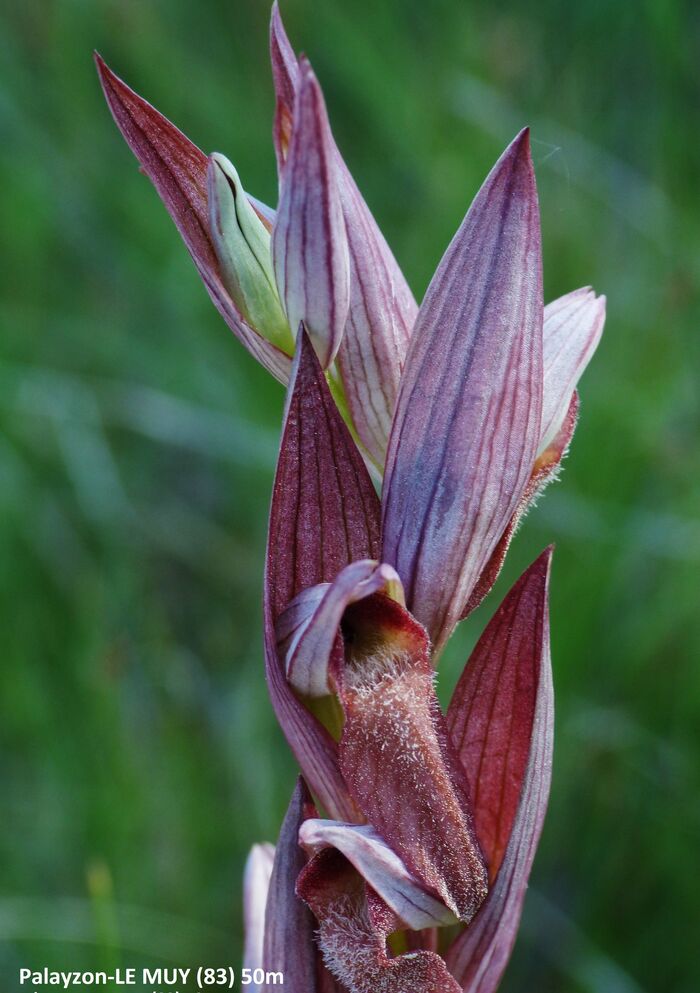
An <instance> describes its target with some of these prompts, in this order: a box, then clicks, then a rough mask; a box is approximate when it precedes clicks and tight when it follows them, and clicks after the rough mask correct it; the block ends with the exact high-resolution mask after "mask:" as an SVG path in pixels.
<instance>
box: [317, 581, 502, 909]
mask: <svg viewBox="0 0 700 993" xmlns="http://www.w3.org/2000/svg"><path fill="white" fill-rule="evenodd" d="M343 638H344V642H345V658H344V660H343V664H342V666H341V667H340V669H339V671H338V672H337V673H336V674H335V680H336V685H337V687H338V695H339V697H340V701H341V704H342V706H343V711H344V715H345V723H344V725H343V732H342V737H341V739H340V767H341V770H342V773H343V777H344V779H345V782H346V783H347V785H348V787H349V789H350V793H351V795H352V797H353V800H354V801H355V803H356V804H357V806H358V807H359V808H360V810H361V811H362V813H363V814H364V815H365V817H366V818H367V820H368V822H369V823H370V824H372V825H373V827H374V828H375V829H376V831H377V832H378V833H379V834H380V835H381V837H382V838H384V840H385V841H386V842H387V844H388V845H389V846H390V847H391V848H392V849H393V850H394V852H396V854H397V855H398V856H399V858H400V859H401V860H402V861H403V862H404V864H405V865H406V867H407V868H408V870H409V872H410V873H411V874H412V875H413V876H414V877H415V878H416V879H418V880H419V881H420V883H421V884H422V885H423V887H424V888H425V889H426V890H427V891H428V892H430V893H432V894H433V895H434V896H435V897H436V898H438V899H439V900H440V901H442V903H444V904H445V906H447V907H449V909H450V910H451V911H452V912H453V913H454V914H455V916H457V917H458V918H459V919H460V920H462V921H465V922H466V921H469V920H471V918H472V917H473V916H474V914H475V913H476V911H477V910H478V908H479V906H480V904H481V903H482V901H483V899H484V897H485V895H486V886H487V878H486V868H485V865H484V861H483V856H482V854H481V852H480V850H479V846H478V843H477V841H476V837H475V835H474V829H473V823H472V815H471V805H470V801H469V795H468V790H467V784H466V779H465V777H464V771H463V770H462V767H461V765H460V764H459V761H458V760H457V759H456V757H455V756H454V754H453V752H452V749H451V746H450V743H449V740H448V735H447V732H446V728H445V725H444V719H443V716H442V713H441V711H440V707H439V704H438V702H437V698H436V696H435V690H434V686H433V669H432V665H431V662H430V652H429V644H428V639H427V636H426V634H425V630H424V629H423V628H422V627H421V625H420V624H418V622H417V621H415V620H414V618H412V617H411V615H410V614H409V613H408V611H407V610H406V609H405V608H404V607H402V606H401V605H400V604H398V603H396V602H395V601H394V600H391V599H390V598H389V597H387V596H385V595H383V594H374V595H373V596H371V597H368V598H367V599H365V600H362V601H359V602H357V603H355V604H351V605H350V606H349V607H348V608H347V610H346V611H345V614H344V616H343Z"/></svg>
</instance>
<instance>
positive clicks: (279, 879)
mask: <svg viewBox="0 0 700 993" xmlns="http://www.w3.org/2000/svg"><path fill="white" fill-rule="evenodd" d="M314 815H315V811H314V809H313V804H312V803H311V797H310V796H309V792H308V790H307V789H306V787H305V785H304V782H303V780H301V779H299V781H298V782H297V785H296V788H295V790H294V793H293V794H292V799H291V801H290V804H289V808H288V810H287V814H286V817H285V819H284V822H283V824H282V830H281V831H280V836H279V840H278V842H277V848H276V850H275V860H274V864H273V867H272V874H271V877H270V886H269V893H268V897H267V910H266V913H265V941H264V954H263V969H264V970H265V971H269V972H282V973H283V974H284V988H285V990H286V991H287V993H317V986H316V948H315V942H314V920H313V917H312V916H311V913H310V912H309V910H308V908H307V907H306V905H305V904H304V903H303V902H302V900H300V899H299V897H298V896H297V895H296V892H295V886H296V881H297V877H298V876H299V873H300V872H301V871H302V869H303V868H304V865H305V864H306V856H305V855H304V852H303V851H302V849H301V848H300V847H299V844H298V841H297V839H298V836H299V828H300V827H301V825H302V823H303V821H304V819H305V818H306V817H313V816H314ZM273 988H274V987H271V989H273Z"/></svg>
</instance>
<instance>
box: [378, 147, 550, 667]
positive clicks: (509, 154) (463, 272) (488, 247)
mask: <svg viewBox="0 0 700 993" xmlns="http://www.w3.org/2000/svg"><path fill="white" fill-rule="evenodd" d="M541 409H542V276H541V259H540V232H539V211H538V205H537V191H536V187H535V178H534V173H533V169H532V160H531V158H530V148H529V139H528V135H527V132H526V131H524V132H522V133H521V134H520V135H519V136H518V137H517V138H516V139H515V141H514V142H513V143H512V144H511V145H510V146H509V148H508V149H506V151H505V153H504V154H503V156H502V157H501V159H500V160H499V162H498V163H497V164H496V166H495V167H494V169H493V170H492V172H491V173H490V175H489V177H488V178H487V180H486V182H485V183H484V185H483V186H482V188H481V190H480V191H479V193H478V194H477V196H476V199H475V200H474V203H473V204H472V206H471V208H470V209H469V212H468V214H467V216H466V218H465V220H464V222H463V223H462V226H461V227H460V229H459V231H458V232H457V234H456V235H455V237H454V239H453V241H452V244H451V245H450V247H449V248H448V250H447V252H446V254H445V256H444V258H443V260H442V262H441V263H440V266H439V268H438V270H437V272H436V274H435V276H434V277H433V280H432V282H431V284H430V286H429V288H428V292H427V294H426V296H425V299H424V301H423V303H422V305H421V308H420V312H419V314H418V318H417V321H416V326H415V329H414V332H413V336H412V338H411V344H410V346H409V350H408V355H407V358H406V366H405V369H404V373H403V377H402V379H401V388H400V391H399V399H398V404H397V408H396V414H395V416H394V424H393V427H392V433H391V439H390V443H389V452H388V455H387V465H386V475H385V479H384V494H383V519H382V523H383V543H384V544H383V552H382V559H383V560H384V561H386V562H388V563H389V564H390V565H393V566H394V568H395V569H396V570H397V572H398V573H399V575H400V576H401V579H402V581H403V583H404V586H405V589H406V602H407V604H408V607H409V609H410V610H411V611H412V612H413V613H414V614H415V616H416V617H417V618H418V620H419V621H421V623H423V624H425V626H426V627H427V629H428V631H429V633H430V636H431V638H432V640H433V642H434V645H435V651H436V653H439V651H440V649H441V648H442V646H443V645H444V643H445V641H446V640H447V638H448V637H449V635H450V633H451V631H452V629H453V627H454V625H455V624H456V622H457V621H458V619H459V616H460V614H461V612H462V609H463V607H464V604H465V603H466V601H467V599H468V597H469V595H470V593H471V591H472V589H473V588H474V586H475V584H476V582H477V580H478V578H479V576H480V575H481V573H482V571H483V569H484V566H485V565H486V563H487V562H488V560H489V558H490V557H491V555H492V553H493V551H494V549H495V547H496V545H497V544H498V541H499V540H500V537H501V535H502V534H503V531H504V530H505V528H506V526H507V524H508V521H509V520H510V518H511V517H512V515H513V513H514V512H515V510H516V508H517V506H518V504H519V502H520V499H521V497H522V494H523V491H524V489H525V487H526V485H527V481H528V479H529V476H530V472H531V469H532V465H533V463H534V461H535V454H536V450H537V444H538V441H539V430H540V418H541Z"/></svg>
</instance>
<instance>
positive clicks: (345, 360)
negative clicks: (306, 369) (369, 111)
mask: <svg viewBox="0 0 700 993" xmlns="http://www.w3.org/2000/svg"><path fill="white" fill-rule="evenodd" d="M270 51H271V59H272V70H273V77H274V82H275V94H276V98H277V112H276V117H275V129H274V133H275V147H276V149H277V158H278V167H279V172H280V178H281V176H282V172H283V169H284V162H285V159H286V148H287V146H288V144H289V141H290V139H291V131H292V115H293V107H294V93H295V91H296V87H297V85H298V79H299V70H298V65H297V62H296V59H295V57H294V52H293V50H292V47H291V45H290V43H289V40H288V38H287V35H286V33H285V30H284V27H283V25H282V20H281V18H280V15H279V9H278V7H277V4H276V3H275V5H274V6H273V10H272V22H271V28H270ZM334 149H335V155H336V159H337V170H338V176H339V182H340V192H341V205H342V210H343V217H344V219H345V229H346V233H347V239H348V248H349V255H350V310H349V314H348V322H347V325H346V327H345V334H344V335H343V339H342V341H341V345H340V349H339V352H338V359H337V362H338V366H339V369H340V373H341V378H342V382H343V388H344V392H345V396H346V399H347V403H348V407H349V409H350V414H351V418H352V423H353V425H354V427H355V430H356V431H357V435H358V437H359V439H360V441H361V442H362V445H363V447H364V448H365V450H366V451H367V452H368V454H369V456H370V457H371V459H372V461H373V462H374V464H375V465H376V466H377V467H378V468H379V469H381V468H382V466H383V464H384V459H385V456H386V446H387V440H388V437H389V431H390V429H391V420H392V416H393V413H394V407H395V405H396V397H397V394H398V388H399V381H400V378H401V371H402V369H403V364H404V360H405V357H406V349H407V347H408V341H409V338H410V336H411V330H412V328H413V325H414V323H415V319H416V314H417V312H418V307H417V306H416V302H415V300H414V298H413V294H412V293H411V291H410V289H409V287H408V284H407V283H406V280H405V278H404V275H403V273H402V272H401V269H400V268H399V266H398V264H397V262H396V259H395V258H394V256H393V254H392V252H391V249H390V248H389V246H388V245H387V243H386V240H385V239H384V236H383V235H382V233H381V231H380V230H379V227H378V225H377V222H376V221H375V219H374V217H373V216H372V213H371V211H370V209H369V207H368V206H367V204H366V203H365V201H364V199H363V197H362V194H361V193H360V191H359V189H358V188H357V184H356V183H355V181H354V179H353V178H352V175H351V174H350V170H349V169H348V167H347V166H346V164H345V162H344V161H343V158H342V156H341V154H340V152H339V150H338V147H337V145H334Z"/></svg>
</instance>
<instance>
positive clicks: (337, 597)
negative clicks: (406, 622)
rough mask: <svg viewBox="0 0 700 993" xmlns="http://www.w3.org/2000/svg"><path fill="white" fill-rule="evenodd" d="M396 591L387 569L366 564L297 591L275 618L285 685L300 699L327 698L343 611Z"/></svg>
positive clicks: (396, 579) (396, 583)
mask: <svg viewBox="0 0 700 993" xmlns="http://www.w3.org/2000/svg"><path fill="white" fill-rule="evenodd" d="M397 587H398V589H399V590H400V589H401V581H400V579H399V577H398V576H397V574H396V572H395V571H394V570H393V569H392V568H391V566H388V565H379V564H378V563H377V562H375V561H373V560H371V559H366V560H364V561H362V562H353V564H352V565H349V566H347V567H346V568H345V569H343V570H341V572H340V573H339V574H338V575H337V576H336V578H335V579H334V580H333V582H332V583H320V584H319V585H317V586H313V587H311V588H310V589H307V590H303V591H302V592H301V593H300V594H299V595H298V596H296V597H295V598H294V600H292V602H291V603H290V604H289V606H288V607H287V608H286V610H285V611H284V612H283V613H282V614H281V615H280V617H279V619H278V621H277V624H276V628H275V629H276V631H277V638H278V649H279V651H280V653H281V654H283V655H284V657H285V666H286V670H287V679H288V680H289V681H290V683H291V684H292V686H293V687H294V689H295V690H297V692H299V693H301V694H303V695H304V696H311V697H319V696H326V695H327V694H329V693H332V692H333V687H332V685H331V682H330V679H329V677H330V675H331V673H330V668H329V662H330V657H331V652H332V650H333V646H334V644H335V642H336V638H337V636H338V628H339V627H340V622H341V620H342V617H343V613H344V611H345V608H346V607H347V606H348V605H349V604H351V603H354V602H355V601H357V600H362V599H363V598H364V597H366V596H370V595H371V594H372V593H378V592H379V591H380V590H386V589H387V588H389V589H392V590H393V589H396V588H397Z"/></svg>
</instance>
